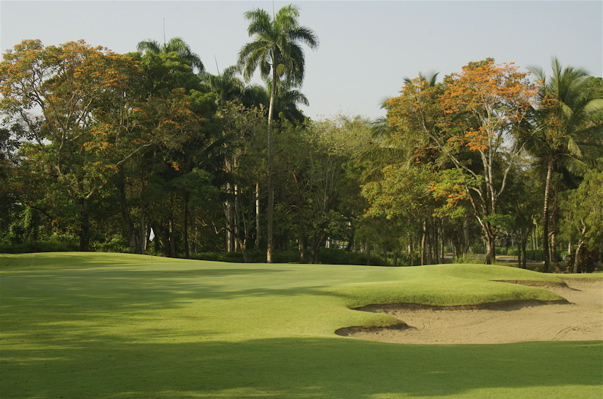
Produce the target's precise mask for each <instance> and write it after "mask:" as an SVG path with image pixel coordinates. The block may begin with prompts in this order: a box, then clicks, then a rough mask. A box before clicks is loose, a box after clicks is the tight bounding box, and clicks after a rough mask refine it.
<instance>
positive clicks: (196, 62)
mask: <svg viewBox="0 0 603 399" xmlns="http://www.w3.org/2000/svg"><path fill="white" fill-rule="evenodd" d="M136 49H137V50H138V51H140V52H147V51H148V52H150V53H155V54H158V53H172V52H174V53H178V55H179V56H180V57H181V58H182V59H184V60H186V61H188V62H189V63H190V65H191V67H192V68H193V70H195V69H196V70H197V72H199V73H200V72H203V71H204V70H205V67H204V66H203V62H201V58H199V56H198V55H197V54H195V53H193V51H192V50H191V48H190V46H189V45H188V44H186V42H185V41H184V40H182V39H181V38H179V37H173V38H171V39H170V41H169V42H167V43H163V44H159V43H158V42H157V41H155V40H145V41H142V42H140V43H138V45H137V46H136Z"/></svg>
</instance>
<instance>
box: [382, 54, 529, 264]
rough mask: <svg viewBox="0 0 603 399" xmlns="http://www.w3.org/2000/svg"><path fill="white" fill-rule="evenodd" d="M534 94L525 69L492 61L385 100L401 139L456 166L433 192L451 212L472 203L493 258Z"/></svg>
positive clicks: (409, 86)
mask: <svg viewBox="0 0 603 399" xmlns="http://www.w3.org/2000/svg"><path fill="white" fill-rule="evenodd" d="M534 94H535V93H534V90H533V88H532V87H531V85H530V84H529V82H527V80H526V74H525V73H520V72H518V71H517V67H515V66H513V65H509V64H500V65H498V64H495V63H494V60H493V59H491V58H488V59H486V60H483V61H480V62H472V63H469V64H468V65H467V66H465V67H463V70H462V71H461V72H460V73H455V74H452V75H449V76H447V77H446V78H445V80H444V82H443V83H442V84H441V85H436V86H432V85H430V82H429V81H428V80H427V79H425V78H424V77H423V78H418V79H413V80H410V81H407V83H406V84H405V86H404V88H403V91H402V95H401V96H399V97H396V98H393V99H390V100H388V101H387V102H386V103H385V106H386V108H387V109H388V119H389V122H390V124H391V125H392V126H394V127H396V128H397V129H399V131H400V132H401V133H402V134H401V136H402V137H403V138H405V139H406V140H412V141H414V142H417V143H419V144H421V146H419V147H418V149H420V150H421V151H423V152H425V155H426V156H427V157H428V159H429V158H430V157H435V158H433V159H435V160H437V162H438V163H439V165H440V168H441V169H443V168H448V169H450V170H448V171H443V172H442V173H440V174H438V176H437V178H438V181H434V182H433V183H434V185H433V187H432V190H433V192H434V195H435V196H436V199H438V198H440V199H446V202H445V203H444V207H443V210H448V211H450V210H454V206H453V205H454V204H455V203H456V202H457V201H460V200H468V201H469V203H470V204H471V208H472V210H473V214H474V215H475V217H476V219H477V221H478V223H479V224H480V226H481V228H482V231H483V235H484V240H485V241H486V243H487V248H488V251H487V254H486V263H493V262H494V259H495V258H494V256H495V254H494V252H495V241H496V234H497V230H498V228H497V226H496V224H497V223H498V219H500V217H499V215H498V212H499V205H498V202H499V199H500V197H501V196H502V194H503V192H504V190H505V187H506V183H507V177H508V175H509V172H510V170H511V168H512V166H513V165H514V164H515V163H516V161H517V159H518V155H519V154H520V152H521V148H513V147H511V146H510V143H513V135H512V133H513V132H514V131H515V130H516V129H517V128H518V127H519V126H520V125H521V124H522V123H523V122H524V121H525V118H526V111H527V110H528V109H529V108H530V105H531V99H532V97H533V96H534ZM425 155H423V156H425ZM419 160H420V158H419ZM444 172H445V173H444ZM451 199H452V200H453V201H452V202H451Z"/></svg>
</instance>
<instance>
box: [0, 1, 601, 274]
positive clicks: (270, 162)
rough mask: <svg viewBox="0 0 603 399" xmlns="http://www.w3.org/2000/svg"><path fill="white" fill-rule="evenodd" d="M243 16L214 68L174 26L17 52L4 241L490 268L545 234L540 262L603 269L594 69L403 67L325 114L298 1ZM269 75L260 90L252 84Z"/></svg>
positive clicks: (10, 80) (6, 148)
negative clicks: (122, 48)
mask: <svg viewBox="0 0 603 399" xmlns="http://www.w3.org/2000/svg"><path fill="white" fill-rule="evenodd" d="M244 16H245V18H246V20H247V21H248V22H249V27H248V33H249V37H250V38H251V40H250V42H249V43H248V44H246V45H245V46H243V48H242V49H241V50H240V52H239V60H238V63H237V65H233V66H231V67H229V68H226V69H225V70H223V71H221V72H219V73H217V74H215V75H213V74H211V73H208V72H207V71H206V70H205V68H204V65H203V62H202V60H201V59H200V58H199V56H198V55H196V54H195V53H194V52H193V51H192V49H191V48H190V47H189V46H188V45H187V44H186V42H184V41H183V40H182V39H180V38H174V39H171V40H170V41H169V42H166V43H163V44H161V43H157V42H154V41H142V42H140V43H139V44H138V46H137V49H136V50H137V51H134V52H131V53H127V54H116V53H113V52H111V51H110V50H108V49H106V48H104V47H92V46H90V45H88V44H87V43H85V42H83V41H77V42H69V43H65V44H62V45H58V46H44V44H43V43H42V42H41V41H39V40H26V41H23V42H21V43H19V44H17V45H15V46H14V48H13V49H11V50H8V51H7V52H5V54H4V56H3V61H2V62H1V63H0V94H1V95H2V97H1V99H0V112H1V113H2V117H3V119H2V126H1V127H0V147H1V153H0V178H1V179H2V183H3V184H2V188H0V201H1V205H2V212H1V213H0V245H1V246H2V248H3V250H5V251H17V250H44V249H45V248H51V249H53V248H54V249H56V248H58V247H60V244H61V243H63V244H64V245H65V246H66V247H65V248H68V247H69V245H73V242H74V240H75V241H76V242H77V249H78V250H81V251H89V250H114V251H129V252H132V253H149V252H151V253H158V254H162V255H164V256H171V257H177V256H180V257H187V258H190V257H199V256H201V255H199V254H201V253H204V254H206V255H207V253H210V252H211V253H222V254H233V256H235V255H234V254H237V255H236V256H240V257H241V259H242V260H244V261H258V260H261V261H267V262H274V261H283V260H287V261H299V262H319V261H323V262H338V261H342V262H345V263H352V261H353V257H352V256H351V255H353V254H356V255H358V254H362V260H361V261H359V260H358V259H360V258H359V257H357V258H355V260H354V262H356V261H358V262H373V263H374V262H381V263H389V264H394V265H397V264H428V263H440V262H443V258H444V256H445V255H446V254H448V253H453V254H454V257H455V258H456V259H458V260H462V259H464V257H466V256H467V254H468V253H469V252H470V251H472V250H474V249H475V248H476V247H477V246H483V247H484V249H485V253H486V256H485V261H486V263H494V262H495V260H496V252H497V248H498V250H499V251H500V247H507V248H508V247H509V246H511V245H512V246H514V247H516V249H514V250H513V251H514V253H516V254H517V255H518V257H519V264H520V266H522V267H526V262H527V259H528V257H533V256H534V255H533V254H534V251H532V252H530V251H529V249H528V248H529V247H530V245H531V247H532V248H533V249H537V250H538V251H539V253H541V254H542V260H543V261H544V270H546V271H552V270H554V268H555V267H558V262H559V261H560V260H561V259H562V257H563V256H564V254H565V255H567V256H569V258H568V259H569V262H567V264H568V265H569V267H570V269H571V270H572V271H592V270H593V269H594V268H595V267H597V263H598V262H600V249H601V248H600V247H601V234H602V233H601V232H602V231H603V215H602V209H601V208H602V205H601V203H602V202H603V201H602V200H601V199H602V198H603V195H602V194H603V192H601V187H603V185H602V183H603V167H602V165H603V163H602V161H603V151H602V144H603V143H602V137H603V132H602V126H603V125H602V122H603V82H602V79H601V78H600V77H593V76H590V75H589V74H588V73H587V72H586V71H584V70H582V69H580V68H575V67H563V66H562V65H561V64H560V63H559V62H558V61H557V60H554V62H553V65H552V71H553V72H552V74H551V75H550V76H547V75H546V74H545V73H543V72H542V70H540V69H538V68H531V69H530V73H525V72H521V71H520V70H519V68H518V67H516V66H515V65H513V64H497V63H496V62H495V61H494V60H493V59H486V60H482V61H479V62H471V63H469V64H467V65H466V66H465V67H463V69H462V70H461V71H460V72H457V73H451V74H449V75H447V76H445V77H443V79H441V80H438V75H437V74H433V75H429V76H426V75H422V74H420V75H419V76H418V77H416V78H413V79H406V80H405V82H404V85H403V86H402V89H401V91H400V95H399V96H397V97H394V98H390V99H388V100H386V101H385V102H384V104H383V106H384V108H385V109H386V111H387V116H386V118H384V119H382V120H367V119H364V118H361V117H345V116H340V117H334V118H331V119H325V120H319V121H315V120H311V119H310V118H308V117H306V116H305V115H304V114H303V112H302V111H301V110H300V108H299V106H300V105H302V104H304V105H307V104H308V99H307V98H306V97H305V96H304V95H303V93H302V92H301V91H300V88H301V85H302V83H303V79H304V69H305V68H304V66H305V63H304V48H305V47H307V48H310V49H315V48H317V47H318V38H317V37H316V35H315V34H314V32H313V31H312V30H311V29H309V28H307V27H304V26H300V24H299V22H298V17H299V11H298V9H297V8H296V7H294V6H286V7H283V8H282V9H280V10H279V11H278V12H277V13H276V14H275V15H274V16H271V15H270V14H268V13H267V12H265V11H264V10H261V9H256V10H252V11H249V12H247V13H245V15H244ZM256 72H259V75H260V76H261V78H262V79H263V82H264V84H263V85H259V84H250V83H249V82H250V79H251V77H252V76H253V75H254V73H256ZM53 243H54V246H52V245H51V244H53ZM49 245H50V246H49ZM325 247H330V248H331V255H333V251H335V249H334V248H337V249H339V251H340V252H339V255H338V256H341V257H343V255H341V254H344V253H345V254H348V255H350V256H347V257H343V258H339V259H337V258H326V256H327V255H326V254H325V252H324V251H325ZM69 248H71V247H69ZM259 254H262V255H261V258H259V256H260V255H259ZM371 255H380V259H379V260H376V258H374V257H373V258H371ZM279 256H280V258H279ZM233 259H234V258H233Z"/></svg>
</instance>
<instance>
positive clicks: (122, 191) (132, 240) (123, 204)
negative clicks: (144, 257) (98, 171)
mask: <svg viewBox="0 0 603 399" xmlns="http://www.w3.org/2000/svg"><path fill="white" fill-rule="evenodd" d="M115 186H116V188H117V195H118V198H119V207H120V210H121V217H122V219H123V222H124V225H125V226H126V233H127V234H128V244H129V247H130V252H131V253H133V254H139V253H142V252H141V251H138V249H139V247H140V246H139V245H138V242H137V241H138V240H137V239H136V238H137V236H136V230H135V229H134V222H133V221H132V217H131V216H130V209H129V208H128V199H127V196H126V187H125V181H124V176H123V171H119V172H118V174H117V181H116V183H115Z"/></svg>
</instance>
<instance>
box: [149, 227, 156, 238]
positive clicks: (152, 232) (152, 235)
mask: <svg viewBox="0 0 603 399" xmlns="http://www.w3.org/2000/svg"><path fill="white" fill-rule="evenodd" d="M153 238H155V232H154V231H153V228H152V227H151V234H149V241H153Z"/></svg>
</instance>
